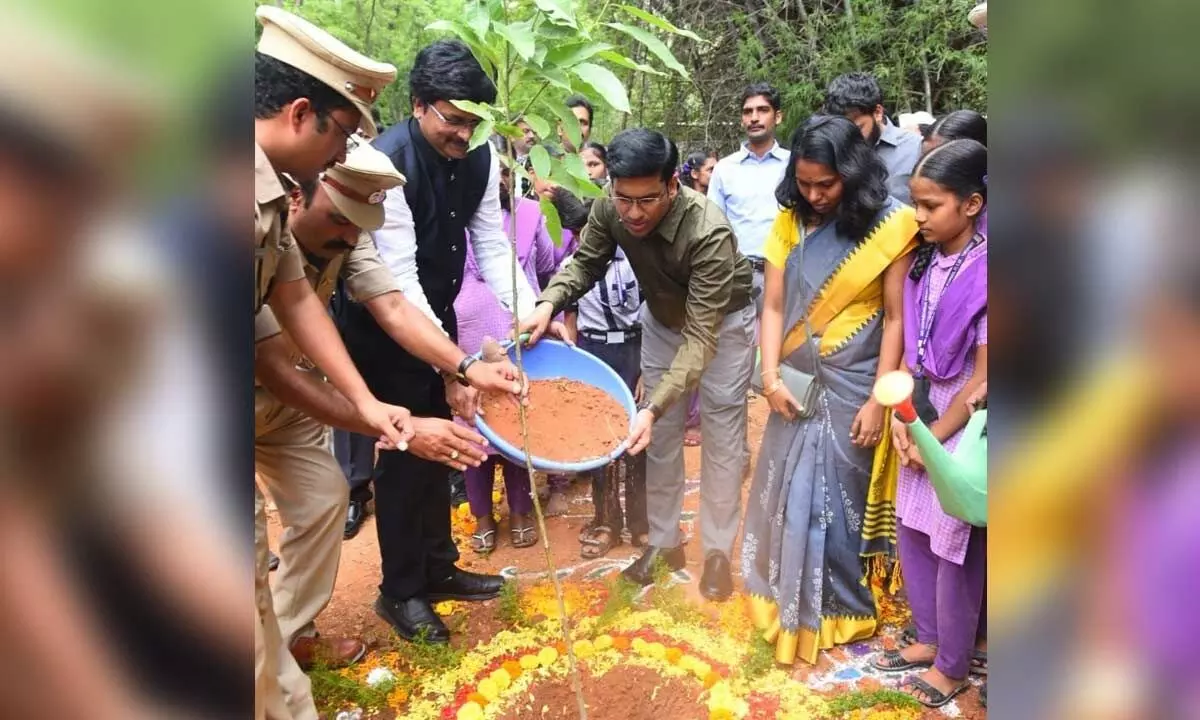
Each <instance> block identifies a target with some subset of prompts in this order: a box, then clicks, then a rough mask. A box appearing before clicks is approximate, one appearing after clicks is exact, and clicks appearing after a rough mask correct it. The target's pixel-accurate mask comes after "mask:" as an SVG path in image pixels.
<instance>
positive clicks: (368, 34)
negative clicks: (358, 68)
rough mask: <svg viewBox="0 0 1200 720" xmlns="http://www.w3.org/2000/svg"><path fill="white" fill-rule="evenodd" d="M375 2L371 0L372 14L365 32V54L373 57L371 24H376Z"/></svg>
mask: <svg viewBox="0 0 1200 720" xmlns="http://www.w3.org/2000/svg"><path fill="white" fill-rule="evenodd" d="M375 3H376V0H371V15H370V17H368V18H367V31H366V32H365V33H364V34H363V54H364V55H366V56H367V57H371V26H372V25H374V24H375Z"/></svg>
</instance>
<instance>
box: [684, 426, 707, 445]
mask: <svg viewBox="0 0 1200 720" xmlns="http://www.w3.org/2000/svg"><path fill="white" fill-rule="evenodd" d="M701 437H702V436H701V435H700V428H688V429H687V430H686V431H685V432H684V433H683V444H684V446H686V447H700V442H701Z"/></svg>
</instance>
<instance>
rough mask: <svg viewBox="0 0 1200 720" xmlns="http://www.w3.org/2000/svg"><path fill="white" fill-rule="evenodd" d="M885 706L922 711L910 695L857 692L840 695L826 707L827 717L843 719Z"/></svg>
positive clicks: (883, 690)
mask: <svg viewBox="0 0 1200 720" xmlns="http://www.w3.org/2000/svg"><path fill="white" fill-rule="evenodd" d="M881 705H882V706H885V707H889V708H895V709H904V708H912V709H914V710H916V709H920V707H921V703H920V702H918V701H917V699H916V698H914V697H913V696H911V695H909V694H908V693H903V692H900V691H899V690H887V689H880V690H856V691H854V692H848V693H846V694H844V695H838V696H837V697H835V698H833V699H832V700H830V701H829V702H828V704H827V705H826V706H825V709H826V713H827V716H828V717H830V718H834V720H836V719H837V718H841V717H842V716H844V715H846V714H847V713H851V712H854V711H855V710H869V709H871V708H873V707H879V706H881Z"/></svg>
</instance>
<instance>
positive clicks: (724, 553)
mask: <svg viewBox="0 0 1200 720" xmlns="http://www.w3.org/2000/svg"><path fill="white" fill-rule="evenodd" d="M678 160H679V151H678V150H677V149H676V147H675V144H674V143H673V142H671V141H670V140H669V139H667V138H666V137H665V136H664V135H662V134H661V133H658V132H654V131H650V130H645V129H641V128H636V129H633V130H626V131H624V132H622V133H620V134H618V135H617V136H616V137H615V138H613V140H612V142H611V143H610V144H609V146H608V173H609V177H610V178H611V179H612V182H611V185H610V190H611V195H612V196H611V197H609V198H603V199H601V200H597V201H596V203H595V204H594V205H593V206H592V212H591V216H590V217H589V219H588V224H587V226H586V227H585V228H584V231H583V235H582V239H581V243H580V246H579V250H577V251H576V253H575V256H574V257H573V258H572V260H571V261H570V262H569V263H568V264H567V265H566V266H565V267H564V268H563V270H562V271H561V272H559V273H558V275H556V276H555V277H554V279H552V280H551V281H550V284H549V286H548V287H547V288H546V291H545V292H543V293H542V296H541V298H540V300H539V302H538V306H537V310H536V311H535V312H534V314H533V315H532V316H530V317H528V318H526V319H525V320H524V321H523V322H522V328H523V331H528V332H530V333H531V342H537V340H538V339H539V338H540V337H541V336H542V334H543V333H545V332H546V331H547V330H549V331H550V333H551V334H555V335H561V332H562V328H561V326H560V325H559V324H557V323H552V322H551V318H553V317H554V316H555V315H556V314H557V313H558V312H559V311H560V310H562V309H563V308H564V307H565V306H567V305H568V304H570V303H572V302H574V301H575V300H576V299H578V298H579V297H580V296H582V295H583V294H585V293H586V292H587V291H588V290H590V289H591V288H592V286H593V285H594V284H595V283H596V282H597V281H598V280H600V279H602V278H603V277H604V271H605V268H607V267H608V263H609V261H610V260H612V258H613V255H614V254H615V253H616V249H617V248H618V247H620V248H621V250H622V251H624V253H625V256H626V258H628V260H629V264H630V266H631V267H632V268H633V272H634V274H635V275H636V276H637V279H638V284H639V285H640V286H641V290H642V295H643V297H645V298H646V303H645V305H644V306H643V308H642V328H641V330H642V383H643V386H644V388H645V392H646V399H645V400H644V401H643V402H642V404H641V405H639V406H638V414H637V417H636V419H635V420H634V423H633V428H632V431H631V433H630V437H629V446H630V447H629V452H630V453H633V454H636V453H638V452H641V451H642V450H643V449H646V448H647V447H648V448H649V450H648V451H647V454H646V460H647V468H646V501H647V512H648V514H649V520H650V546H649V547H648V548H647V549H646V551H645V552H644V553H643V554H642V557H640V558H639V559H638V560H637V561H635V562H634V563H633V565H631V566H630V567H629V568H627V569H626V570H625V573H624V574H625V576H626V577H627V578H629V579H630V580H633V581H634V582H638V583H640V584H642V585H648V584H650V582H652V578H651V575H652V570H653V567H654V561H655V560H656V559H657V558H659V557H661V558H662V559H663V560H664V561H666V563H667V565H668V566H670V567H671V569H673V570H679V569H681V568H682V567H683V566H684V563H685V558H684V553H683V548H682V547H681V544H680V541H681V538H680V537H679V517H680V514H681V513H682V511H683V494H684V472H683V431H684V421H685V419H686V418H685V416H686V414H687V408H686V402H679V401H680V400H681V399H683V398H684V397H685V396H686V394H687V393H688V392H689V391H690V390H692V389H693V388H695V387H696V386H697V385H699V386H700V416H701V419H702V420H701V427H702V431H703V433H704V442H703V444H702V446H701V447H702V451H701V452H702V466H701V471H700V472H701V475H700V503H701V507H700V530H701V536H702V539H703V543H704V551H705V561H704V575H703V577H702V578H701V581H700V592H701V593H702V594H703V595H704V596H705V597H707V598H710V599H714V600H724V599H726V598H728V597H729V594H730V593H731V592H732V589H733V581H732V576H731V572H730V568H729V555H730V551H731V549H732V546H733V541H734V536H735V535H736V534H737V528H738V521H739V519H740V512H739V511H740V500H741V478H742V460H743V458H742V448H743V445H744V443H745V435H746V393H747V391H748V390H749V387H750V374H751V372H752V371H753V365H754V302H753V298H752V290H751V288H752V282H751V278H752V273H751V269H750V263H749V262H748V261H747V260H746V258H745V257H743V256H742V254H741V253H740V252H738V249H737V241H736V239H735V238H734V236H733V232H732V231H731V230H730V228H729V222H728V221H727V220H726V219H725V216H724V215H722V214H721V211H720V210H718V209H717V207H716V206H715V205H712V204H710V203H709V202H708V200H707V199H706V198H705V197H704V196H703V195H701V194H699V193H696V192H693V191H692V190H690V189H688V188H685V187H681V186H680V185H679V181H678V180H677V179H676V178H675V176H674V170H675V166H676V164H677V162H678ZM652 426H653V433H651V427H652Z"/></svg>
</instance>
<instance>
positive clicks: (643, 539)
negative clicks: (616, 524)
mask: <svg viewBox="0 0 1200 720" xmlns="http://www.w3.org/2000/svg"><path fill="white" fill-rule="evenodd" d="M629 544H630V545H633V546H634V547H635V548H638V549H639V550H640V549H641V548H644V547H646V546H647V545H649V544H650V533H639V534H637V535H634V536H633V537H632V538H630V539H629Z"/></svg>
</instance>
